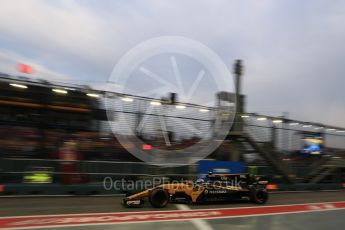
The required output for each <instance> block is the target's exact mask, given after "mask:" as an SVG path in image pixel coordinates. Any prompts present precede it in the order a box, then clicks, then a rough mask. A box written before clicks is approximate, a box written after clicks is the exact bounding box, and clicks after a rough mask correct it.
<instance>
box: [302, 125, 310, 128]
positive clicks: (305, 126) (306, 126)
mask: <svg viewBox="0 0 345 230" xmlns="http://www.w3.org/2000/svg"><path fill="white" fill-rule="evenodd" d="M302 127H303V128H310V127H312V125H303V126H302Z"/></svg>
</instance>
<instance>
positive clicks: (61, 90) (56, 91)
mask: <svg viewBox="0 0 345 230" xmlns="http://www.w3.org/2000/svg"><path fill="white" fill-rule="evenodd" d="M52 91H53V92H55V93H60V94H67V93H68V92H67V90H64V89H52Z"/></svg>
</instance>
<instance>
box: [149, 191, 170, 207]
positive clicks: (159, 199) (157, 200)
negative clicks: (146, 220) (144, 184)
mask: <svg viewBox="0 0 345 230" xmlns="http://www.w3.org/2000/svg"><path fill="white" fill-rule="evenodd" d="M169 200H170V195H169V193H168V192H167V191H165V190H164V189H155V190H153V191H152V192H151V194H150V195H149V201H150V203H151V205H152V207H154V208H164V207H165V206H167V204H168V203H169Z"/></svg>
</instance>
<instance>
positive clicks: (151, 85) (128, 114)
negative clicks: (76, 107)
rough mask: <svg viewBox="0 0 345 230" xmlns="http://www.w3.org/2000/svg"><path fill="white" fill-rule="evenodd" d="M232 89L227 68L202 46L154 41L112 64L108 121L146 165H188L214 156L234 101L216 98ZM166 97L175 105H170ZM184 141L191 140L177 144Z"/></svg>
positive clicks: (178, 40) (178, 39) (183, 41)
mask: <svg viewBox="0 0 345 230" xmlns="http://www.w3.org/2000/svg"><path fill="white" fill-rule="evenodd" d="M167 63H168V65H167ZM234 88H235V87H234V80H233V78H232V76H231V74H230V72H229V69H228V67H227V66H226V65H225V63H224V62H223V61H222V60H221V58H220V57H219V56H218V55H217V54H215V53H214V52H213V51H212V50H211V49H210V48H208V47H207V46H205V45H204V44H202V43H200V42H198V41H195V40H192V39H189V38H186V37H179V36H163V37H156V38H153V39H149V40H146V41H144V42H142V43H140V44H138V45H136V46H135V47H133V48H132V49H130V50H129V51H128V52H127V53H126V54H125V55H124V56H123V57H122V58H121V59H120V60H119V62H118V63H117V64H116V65H115V67H114V69H113V71H112V73H111V76H110V77H109V79H108V92H114V93H108V94H107V95H106V98H105V107H106V110H107V117H108V123H109V126H110V128H111V131H112V132H113V134H114V135H115V136H116V138H117V140H118V141H119V142H120V144H121V145H122V146H123V147H125V148H126V150H127V151H128V152H130V153H131V154H132V155H134V156H135V157H137V158H139V159H140V160H142V161H144V162H147V163H149V164H152V165H161V166H177V165H187V164H192V163H194V162H196V161H198V160H200V159H203V158H205V157H206V156H208V155H209V154H210V153H212V152H213V151H214V150H215V149H216V148H217V147H218V146H219V145H220V144H221V143H222V141H223V140H224V139H225V137H226V135H227V133H228V132H229V130H230V128H231V126H232V124H233V120H234V116H235V108H236V106H235V101H234V102H232V103H228V104H226V105H223V104H222V105H220V104H219V103H218V100H217V99H216V95H217V93H219V92H222V91H223V92H224V91H225V92H230V93H233V92H234ZM169 93H174V94H175V95H176V99H177V102H176V103H171V101H170V102H169V100H168V99H167V96H168V95H169ZM170 95H171V94H170ZM164 97H165V99H162V98H164ZM200 101H202V105H201V106H199V102H200ZM191 104H193V105H191ZM196 104H197V105H196ZM180 133H182V134H181V136H179V135H180ZM145 136H146V137H145ZM172 136H174V137H172ZM143 137H144V138H143ZM157 138H158V139H159V140H160V142H158V141H157ZM172 138H175V140H172ZM193 138H194V139H193ZM176 139H179V140H178V141H176ZM185 139H189V140H191V139H193V140H194V142H193V141H190V142H189V144H185V145H183V144H181V142H183V140H185ZM177 142H178V143H179V144H177V146H178V147H176V148H175V147H174V146H176V145H175V144H176V143H177ZM152 143H153V144H152ZM155 143H156V144H157V143H159V144H157V145H155ZM181 146H182V147H181Z"/></svg>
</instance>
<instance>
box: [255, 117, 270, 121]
mask: <svg viewBox="0 0 345 230" xmlns="http://www.w3.org/2000/svg"><path fill="white" fill-rule="evenodd" d="M256 120H258V121H266V120H267V118H266V117H259V118H258V119H256Z"/></svg>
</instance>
